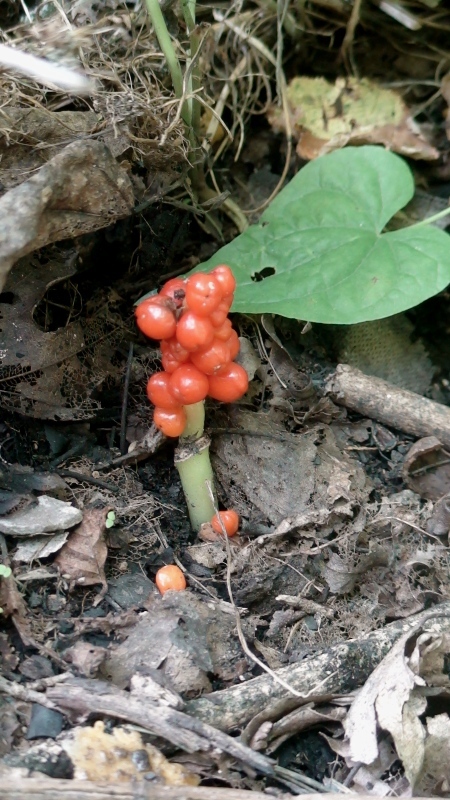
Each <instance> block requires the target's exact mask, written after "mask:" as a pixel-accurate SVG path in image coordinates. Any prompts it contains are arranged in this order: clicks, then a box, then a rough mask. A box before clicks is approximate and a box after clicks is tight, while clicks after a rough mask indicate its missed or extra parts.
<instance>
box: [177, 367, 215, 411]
mask: <svg viewBox="0 0 450 800" xmlns="http://www.w3.org/2000/svg"><path fill="white" fill-rule="evenodd" d="M170 390H171V392H172V394H173V395H174V397H175V398H176V399H177V401H178V402H179V403H181V405H185V406H189V405H192V403H200V401H201V400H204V399H205V397H206V395H207V394H208V390H209V383H208V378H207V377H206V375H205V374H204V373H203V372H200V370H199V369H197V367H194V365H193V364H182V365H181V367H178V368H177V369H176V370H175V372H172V375H171V376H170Z"/></svg>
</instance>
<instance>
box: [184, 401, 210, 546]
mask: <svg viewBox="0 0 450 800" xmlns="http://www.w3.org/2000/svg"><path fill="white" fill-rule="evenodd" d="M184 409H185V411H186V416H187V423H186V427H185V429H184V431H183V435H182V436H181V437H180V443H179V445H178V447H177V449H176V451H175V466H176V468H177V470H178V474H179V476H180V480H181V485H182V487H183V491H184V496H185V498H186V504H187V507H188V511H189V518H190V520H191V525H192V527H193V529H194V530H195V531H199V530H200V526H201V525H202V524H203V523H204V522H210V520H211V519H212V518H213V516H214V514H215V508H214V502H213V499H212V496H211V495H213V496H214V475H213V471H212V466H211V461H210V458H209V445H210V440H209V437H208V436H205V435H204V432H203V429H204V424H205V403H204V402H203V401H202V402H201V403H193V404H192V405H190V406H185V407H184Z"/></svg>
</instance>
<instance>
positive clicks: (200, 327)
mask: <svg viewBox="0 0 450 800" xmlns="http://www.w3.org/2000/svg"><path fill="white" fill-rule="evenodd" d="M176 336H177V340H178V341H179V343H180V344H181V346H182V347H184V348H185V349H186V350H189V351H190V352H191V351H194V350H198V349H199V348H200V347H207V346H208V345H209V344H211V342H212V340H213V339H214V328H213V326H212V323H211V322H210V320H209V319H208V318H207V317H199V316H197V314H194V313H193V312H192V311H186V312H185V313H184V314H183V316H182V317H181V318H180V319H179V320H178V324H177V334H176Z"/></svg>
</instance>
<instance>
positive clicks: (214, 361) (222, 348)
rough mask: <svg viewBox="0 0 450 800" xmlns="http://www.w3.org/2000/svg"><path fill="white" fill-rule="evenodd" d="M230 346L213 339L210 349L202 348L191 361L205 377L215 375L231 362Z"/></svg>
mask: <svg viewBox="0 0 450 800" xmlns="http://www.w3.org/2000/svg"><path fill="white" fill-rule="evenodd" d="M231 360H232V359H231V354H230V346H229V344H228V342H221V341H220V339H213V341H212V343H211V344H210V345H208V347H202V349H201V350H197V351H196V352H195V353H192V355H191V361H192V363H193V364H194V366H195V367H197V369H199V370H200V371H201V372H204V373H205V375H214V373H215V372H217V370H219V369H220V368H221V367H223V366H225V364H228V363H229V362H230V361H231Z"/></svg>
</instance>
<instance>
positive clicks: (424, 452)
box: [403, 436, 450, 500]
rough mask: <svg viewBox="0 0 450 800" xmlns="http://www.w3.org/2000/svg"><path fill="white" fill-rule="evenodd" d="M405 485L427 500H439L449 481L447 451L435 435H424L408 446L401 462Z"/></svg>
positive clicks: (445, 491) (449, 465) (449, 467)
mask: <svg viewBox="0 0 450 800" xmlns="http://www.w3.org/2000/svg"><path fill="white" fill-rule="evenodd" d="M403 477H404V480H405V483H406V485H407V486H408V487H409V488H410V489H412V491H413V492H417V494H419V495H420V496H421V497H424V498H426V499H427V500H439V498H441V497H442V496H443V495H445V494H446V493H447V489H448V485H449V482H450V463H449V460H448V453H447V452H446V450H445V448H444V447H443V445H442V442H440V441H439V439H438V438H437V437H436V436H424V437H423V438H422V439H419V440H418V441H417V442H414V444H413V445H412V446H411V447H410V448H409V450H408V453H407V455H406V458H405V460H404V463H403Z"/></svg>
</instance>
